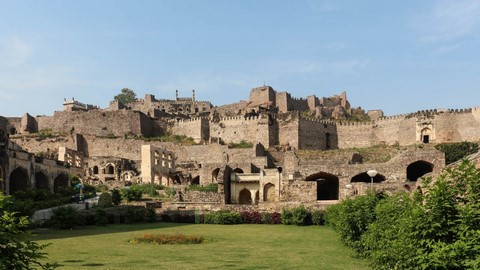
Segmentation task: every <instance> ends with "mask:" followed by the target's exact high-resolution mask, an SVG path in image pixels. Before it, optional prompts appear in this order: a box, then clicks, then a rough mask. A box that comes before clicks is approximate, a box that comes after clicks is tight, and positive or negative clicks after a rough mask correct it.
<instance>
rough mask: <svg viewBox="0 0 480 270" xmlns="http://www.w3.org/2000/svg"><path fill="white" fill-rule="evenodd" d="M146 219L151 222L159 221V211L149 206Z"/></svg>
mask: <svg viewBox="0 0 480 270" xmlns="http://www.w3.org/2000/svg"><path fill="white" fill-rule="evenodd" d="M145 221H146V222H149V223H153V222H157V213H156V212H155V208H153V207H147V210H146V213H145Z"/></svg>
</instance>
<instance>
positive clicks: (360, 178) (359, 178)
mask: <svg viewBox="0 0 480 270" xmlns="http://www.w3.org/2000/svg"><path fill="white" fill-rule="evenodd" d="M371 181H372V179H371V178H370V176H369V175H368V174H367V172H363V173H359V174H357V175H355V176H354V177H352V180H351V181H350V182H352V183H358V182H363V183H370V182H371ZM383 181H385V176H383V175H381V174H377V175H376V176H375V177H374V178H373V182H374V183H380V182H383Z"/></svg>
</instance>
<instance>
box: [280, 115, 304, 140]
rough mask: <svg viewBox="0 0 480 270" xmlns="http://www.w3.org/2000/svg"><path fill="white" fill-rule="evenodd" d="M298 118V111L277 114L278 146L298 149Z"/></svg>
mask: <svg viewBox="0 0 480 270" xmlns="http://www.w3.org/2000/svg"><path fill="white" fill-rule="evenodd" d="M298 118H299V113H298V112H294V113H285V114H279V115H277V120H278V142H279V145H280V146H290V147H293V148H295V149H299V139H298V138H299V124H298Z"/></svg>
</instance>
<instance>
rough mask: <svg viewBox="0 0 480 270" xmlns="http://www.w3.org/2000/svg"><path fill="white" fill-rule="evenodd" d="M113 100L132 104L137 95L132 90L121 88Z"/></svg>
mask: <svg viewBox="0 0 480 270" xmlns="http://www.w3.org/2000/svg"><path fill="white" fill-rule="evenodd" d="M113 99H115V100H118V101H119V102H121V103H123V104H127V103H130V102H134V101H136V100H137V94H135V92H134V91H133V90H132V89H129V88H123V89H122V90H121V91H120V94H118V95H116V96H115V97H114V98H113Z"/></svg>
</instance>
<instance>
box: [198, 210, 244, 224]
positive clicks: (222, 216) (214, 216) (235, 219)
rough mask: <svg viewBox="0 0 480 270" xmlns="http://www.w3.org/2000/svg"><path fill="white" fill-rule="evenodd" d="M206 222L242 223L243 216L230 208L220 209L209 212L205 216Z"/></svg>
mask: <svg viewBox="0 0 480 270" xmlns="http://www.w3.org/2000/svg"><path fill="white" fill-rule="evenodd" d="M204 222H205V223H206V224H241V223H242V216H241V214H240V213H237V212H232V211H229V210H220V211H215V212H210V213H207V214H206V215H205V217H204Z"/></svg>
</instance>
